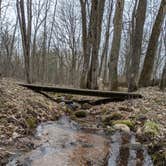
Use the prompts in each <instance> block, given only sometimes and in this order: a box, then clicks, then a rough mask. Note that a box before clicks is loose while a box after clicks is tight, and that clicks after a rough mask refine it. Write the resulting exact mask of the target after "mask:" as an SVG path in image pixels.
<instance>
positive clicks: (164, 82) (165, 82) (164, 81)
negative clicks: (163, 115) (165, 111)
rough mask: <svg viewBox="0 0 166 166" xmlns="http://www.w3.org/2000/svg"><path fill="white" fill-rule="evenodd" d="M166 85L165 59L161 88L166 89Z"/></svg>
mask: <svg viewBox="0 0 166 166" xmlns="http://www.w3.org/2000/svg"><path fill="white" fill-rule="evenodd" d="M165 87H166V60H165V65H164V68H163V72H162V76H161V81H160V89H161V90H164V88H165Z"/></svg>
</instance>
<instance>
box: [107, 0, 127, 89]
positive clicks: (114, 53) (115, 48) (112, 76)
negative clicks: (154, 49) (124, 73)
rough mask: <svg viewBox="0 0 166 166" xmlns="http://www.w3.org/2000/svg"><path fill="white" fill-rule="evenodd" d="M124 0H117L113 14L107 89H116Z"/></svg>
mask: <svg viewBox="0 0 166 166" xmlns="http://www.w3.org/2000/svg"><path fill="white" fill-rule="evenodd" d="M123 9H124V0H117V3H116V11H115V16H114V35H113V41H112V48H111V52H110V62H109V84H110V85H109V89H110V90H117V89H118V59H119V50H120V41H121V32H122V19H123Z"/></svg>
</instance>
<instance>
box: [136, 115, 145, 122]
mask: <svg viewBox="0 0 166 166" xmlns="http://www.w3.org/2000/svg"><path fill="white" fill-rule="evenodd" d="M137 120H138V121H140V122H144V121H146V120H147V117H146V116H145V115H139V116H138V117H137Z"/></svg>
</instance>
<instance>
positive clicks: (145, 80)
mask: <svg viewBox="0 0 166 166" xmlns="http://www.w3.org/2000/svg"><path fill="white" fill-rule="evenodd" d="M165 6H166V0H162V1H161V4H160V8H159V11H158V14H157V17H156V20H155V23H154V26H153V29H152V33H151V37H150V40H149V45H148V49H147V52H146V56H145V60H144V64H143V69H142V72H141V75H140V80H139V85H140V86H149V85H150V83H151V78H152V72H153V67H154V61H155V55H156V54H155V53H156V49H157V45H158V39H159V36H160V30H161V27H162V23H163V20H164V17H165V12H166V10H165Z"/></svg>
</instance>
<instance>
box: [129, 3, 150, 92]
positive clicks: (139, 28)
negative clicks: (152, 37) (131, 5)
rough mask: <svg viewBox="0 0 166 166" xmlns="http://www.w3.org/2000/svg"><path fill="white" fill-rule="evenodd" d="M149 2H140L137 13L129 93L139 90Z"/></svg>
mask: <svg viewBox="0 0 166 166" xmlns="http://www.w3.org/2000/svg"><path fill="white" fill-rule="evenodd" d="M146 7H147V1H142V0H139V3H138V8H137V11H136V21H135V26H134V30H133V33H134V34H133V41H132V48H131V66H130V78H129V87H128V89H129V91H135V90H137V89H138V85H137V81H138V76H139V67H140V59H141V46H142V39H143V29H144V23H145V16H146Z"/></svg>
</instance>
